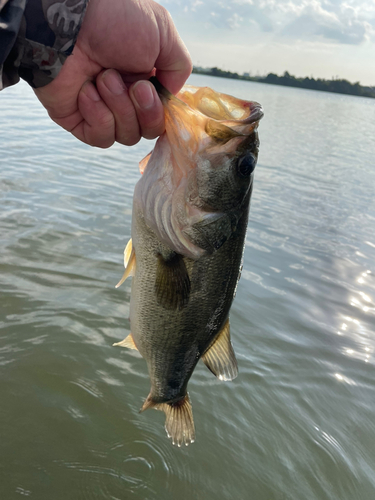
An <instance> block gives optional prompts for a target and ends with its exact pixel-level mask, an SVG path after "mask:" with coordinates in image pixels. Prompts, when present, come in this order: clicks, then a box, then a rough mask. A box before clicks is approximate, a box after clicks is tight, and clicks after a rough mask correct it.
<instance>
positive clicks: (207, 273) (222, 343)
mask: <svg viewBox="0 0 375 500" xmlns="http://www.w3.org/2000/svg"><path fill="white" fill-rule="evenodd" d="M153 83H154V85H155V86H156V88H157V90H158V93H159V95H160V98H161V100H162V103H163V105H164V110H165V122H166V131H165V133H164V134H163V135H162V136H161V137H160V138H159V139H158V141H157V143H156V145H155V148H154V150H153V151H152V152H151V153H150V154H149V155H148V156H147V157H146V158H145V159H144V160H143V161H142V162H141V163H140V168H141V171H144V173H143V176H142V178H141V179H140V180H139V182H138V183H137V185H136V187H135V191H134V200H133V215H132V231H131V234H132V239H131V240H130V242H129V243H128V245H127V247H126V249H125V252H124V263H125V273H124V276H123V278H122V280H121V281H120V283H119V284H118V285H117V286H119V285H120V284H121V283H122V282H123V281H124V280H125V279H126V278H127V277H128V276H133V279H132V286H131V300H130V325H131V334H130V335H129V336H128V337H127V338H126V339H125V340H124V341H122V342H119V343H118V344H115V345H120V346H125V347H129V348H133V349H138V351H139V352H140V354H141V355H142V356H143V358H145V360H146V362H147V366H148V371H149V375H150V379H151V391H150V394H149V395H148V397H147V399H146V400H145V402H144V404H143V407H142V409H141V411H143V410H145V409H147V408H155V409H159V410H163V411H164V412H165V414H166V423H165V428H166V431H167V434H168V436H169V437H171V438H172V442H173V444H177V445H178V446H181V444H183V443H185V444H186V445H188V444H189V443H191V442H193V441H194V439H195V429H194V421H193V415H192V408H191V403H190V400H189V396H188V393H187V384H188V381H189V379H190V377H191V375H192V373H193V371H194V368H195V366H196V364H197V363H198V361H199V359H202V360H203V362H204V363H205V364H206V365H207V367H208V368H209V369H210V370H211V372H212V373H213V374H214V375H216V376H217V377H218V378H219V379H221V380H232V379H234V378H235V377H236V376H237V373H238V369H237V361H236V357H235V354H234V351H233V347H232V344H231V340H230V327H229V310H230V307H231V305H232V301H233V297H234V294H235V290H236V286H237V282H238V279H239V274H240V268H241V262H242V255H243V250H244V241H245V235H246V228H247V221H248V213H249V206H250V197H251V193H252V188H253V171H254V168H255V165H256V162H257V157H258V147H259V140H258V134H257V128H258V123H259V120H260V119H261V118H262V116H263V112H262V108H261V106H260V105H259V104H258V103H256V102H249V101H243V100H240V99H236V98H234V97H231V96H228V95H225V94H220V93H218V92H214V91H213V90H211V89H209V88H207V87H205V88H198V87H191V86H185V87H184V88H183V90H182V91H181V92H180V93H179V94H178V97H175V96H173V95H172V94H171V93H169V92H168V91H167V90H166V89H165V88H164V87H162V86H161V85H160V84H159V82H158V81H157V80H156V79H155V80H154V82H153Z"/></svg>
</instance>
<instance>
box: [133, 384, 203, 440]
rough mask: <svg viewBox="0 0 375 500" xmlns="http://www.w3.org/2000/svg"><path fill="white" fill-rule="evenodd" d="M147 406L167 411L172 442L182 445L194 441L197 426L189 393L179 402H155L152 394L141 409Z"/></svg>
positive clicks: (168, 429) (167, 427)
mask: <svg viewBox="0 0 375 500" xmlns="http://www.w3.org/2000/svg"><path fill="white" fill-rule="evenodd" d="M147 408H154V409H155V410H162V411H164V413H165V416H166V419H165V430H166V431H167V435H168V437H169V438H171V439H172V444H176V445H177V446H178V447H180V446H181V445H182V444H183V443H185V445H186V446H188V445H189V444H190V443H194V440H195V427H194V419H193V411H192V407H191V403H190V398H189V395H188V394H186V396H185V397H184V398H183V399H181V400H180V401H178V402H177V403H172V404H170V403H153V402H152V400H151V398H150V396H149V397H148V398H147V399H146V401H145V403H144V405H143V406H142V409H141V411H144V410H147Z"/></svg>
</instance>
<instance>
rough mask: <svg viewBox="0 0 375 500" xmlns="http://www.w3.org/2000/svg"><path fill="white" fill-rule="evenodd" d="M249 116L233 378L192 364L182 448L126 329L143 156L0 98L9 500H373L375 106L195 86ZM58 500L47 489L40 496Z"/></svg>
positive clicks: (0, 347) (1, 367)
mask: <svg viewBox="0 0 375 500" xmlns="http://www.w3.org/2000/svg"><path fill="white" fill-rule="evenodd" d="M191 82H192V83H193V84H197V85H210V86H214V87H215V88H216V89H217V90H219V91H222V92H228V93H232V94H234V95H236V96H238V97H243V98H245V99H254V100H257V101H259V102H261V103H262V104H263V106H264V108H265V117H264V120H263V121H262V123H261V127H260V139H261V149H260V157H259V165H258V166H257V171H256V179H255V188H254V193H253V198H252V207H251V215H250V222H249V229H248V233H247V239H246V249H245V257H244V268H243V272H242V278H241V281H240V283H239V286H238V291H237V296H236V299H235V302H234V305H233V308H232V313H231V329H232V335H233V343H234V347H235V350H236V352H237V357H238V361H239V370H240V375H239V377H238V378H237V379H236V380H235V381H233V382H232V383H223V382H220V381H218V380H216V379H215V378H214V377H213V376H212V375H211V374H210V373H209V372H208V370H207V369H206V368H205V367H204V366H201V365H199V366H198V367H197V370H196V371H195V373H194V376H193V378H192V380H191V383H190V385H189V388H190V396H191V399H192V402H193V406H194V416H195V421H196V427H197V440H196V442H195V443H194V445H193V446H191V447H189V448H188V449H185V448H184V449H175V448H174V447H172V446H171V444H170V442H169V441H168V439H166V437H165V433H164V430H163V421H164V417H163V415H161V414H160V413H159V412H151V411H150V412H146V413H144V414H142V415H140V414H139V413H138V411H139V408H140V406H141V405H142V402H143V399H144V398H145V397H146V396H147V394H148V391H149V380H148V375H147V370H146V365H145V362H144V361H143V360H142V359H141V358H140V356H139V354H138V353H137V352H134V351H128V350H126V349H120V348H114V347H112V344H113V343H114V342H116V341H119V340H122V339H123V338H125V337H126V336H127V335H128V333H129V331H130V324H129V320H128V316H129V300H130V283H128V282H126V283H125V284H124V285H123V287H122V288H121V289H119V290H115V288H114V285H115V284H116V283H117V282H118V280H119V278H120V277H121V275H122V272H123V264H122V258H123V257H122V255H123V249H124V247H125V244H126V243H127V241H128V239H129V237H130V224H131V206H132V194H133V189H134V185H135V183H136V182H137V180H138V178H139V173H138V170H137V162H138V161H139V160H140V159H141V158H143V157H144V156H145V155H146V154H147V153H148V152H149V150H150V149H151V147H152V145H150V143H148V142H147V141H144V142H141V143H140V144H138V145H137V146H135V147H133V148H125V147H121V146H118V145H116V146H114V147H112V148H111V149H110V150H106V151H100V150H94V149H92V148H89V147H87V146H85V145H82V144H79V143H78V142H77V141H76V140H74V139H73V138H71V137H70V136H69V134H67V133H65V132H63V131H61V130H59V129H58V127H57V126H55V125H54V124H53V123H52V122H50V121H49V120H48V119H47V117H46V116H45V113H44V112H43V110H42V108H41V107H40V106H39V105H38V103H37V101H36V99H35V98H34V97H33V95H32V92H31V91H30V90H29V89H28V88H27V86H26V85H23V84H20V85H18V86H16V87H14V88H12V89H7V90H6V91H4V92H1V94H0V110H1V113H0V124H1V130H2V140H1V142H0V154H1V160H0V162H1V163H0V165H1V167H0V168H1V176H0V205H1V210H0V240H1V252H0V290H1V306H0V307H1V309H0V310H1V315H0V332H1V335H0V375H1V380H2V382H3V383H2V384H1V386H0V397H1V402H2V403H1V410H0V443H1V452H2V456H3V457H6V460H3V461H2V462H1V464H0V476H1V488H2V497H3V496H4V498H7V499H8V498H9V499H12V498H18V497H19V496H30V497H31V498H37V499H38V500H39V499H42V500H43V499H44V498H46V499H50V498H51V495H52V496H53V498H54V500H59V499H60V498H61V499H64V500H65V499H66V498H77V499H80V498H83V499H86V498H87V499H90V500H91V499H109V498H113V499H115V498H121V499H122V498H134V499H154V498H165V499H167V500H168V499H173V500H174V499H175V498H181V499H187V500H190V499H191V498H198V499H201V498H202V499H205V500H206V499H208V500H210V499H216V498H220V499H221V500H225V499H228V500H229V499H230V500H232V499H233V498H241V499H242V498H250V497H251V498H254V499H256V500H271V499H272V500H273V499H275V500H279V499H280V500H281V499H288V500H301V499H304V500H325V499H327V500H328V499H329V500H337V499H340V500H353V499H356V500H369V499H371V498H373V496H374V491H375V479H374V478H375V466H374V464H375V432H374V425H373V420H374V418H373V416H374V411H375V402H374V401H375V382H374V380H375V378H374V348H375V338H374V332H375V278H374V276H375V267H374V262H375V242H374V241H373V234H374V224H375V202H374V196H373V193H374V191H375V171H374V168H373V157H374V146H375V142H374V137H375V128H374V127H375V125H374V123H375V101H373V100H370V99H360V98H356V97H350V96H340V95H334V94H325V93H318V92H312V91H307V90H298V89H291V88H282V87H275V86H271V85H260V84H254V83H248V82H238V81H232V80H223V79H219V78H216V79H212V78H209V77H203V76H197V75H195V76H192V79H191ZM52 491H53V494H52V493H51V492H52Z"/></svg>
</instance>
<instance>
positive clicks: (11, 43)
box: [0, 0, 88, 90]
mask: <svg viewBox="0 0 375 500" xmlns="http://www.w3.org/2000/svg"><path fill="white" fill-rule="evenodd" d="M87 3H88V0H0V90H1V89H3V88H4V87H8V86H9V85H13V84H15V83H17V82H18V81H19V79H20V78H22V79H24V80H26V81H27V82H28V83H29V84H30V85H31V86H32V87H34V88H38V87H43V86H44V85H47V84H48V83H50V82H51V81H52V80H53V79H54V78H55V77H56V76H57V75H58V73H59V71H60V69H61V67H62V65H63V64H64V62H65V60H66V58H67V57H68V56H69V55H70V54H71V53H72V51H73V48H74V44H75V42H76V39H77V36H78V33H79V29H80V27H81V23H82V20H83V16H84V14H85V10H86V6H87Z"/></svg>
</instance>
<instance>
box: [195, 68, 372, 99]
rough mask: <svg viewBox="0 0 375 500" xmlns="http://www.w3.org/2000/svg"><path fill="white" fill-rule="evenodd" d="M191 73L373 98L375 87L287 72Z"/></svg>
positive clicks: (198, 70)
mask: <svg viewBox="0 0 375 500" xmlns="http://www.w3.org/2000/svg"><path fill="white" fill-rule="evenodd" d="M193 73H200V74H204V75H211V76H221V77H223V78H233V79H235V80H249V81H253V82H259V83H270V84H273V85H285V86H287V87H298V88H302V89H311V90H323V91H326V92H336V93H338V94H350V95H357V96H362V97H373V98H375V87H364V86H362V85H361V84H360V83H359V82H356V83H350V82H349V81H348V80H344V79H334V80H324V79H321V78H318V79H315V78H308V77H306V78H296V77H295V76H293V75H290V74H289V73H288V72H287V71H285V73H284V74H283V76H278V75H276V74H275V73H269V74H268V75H267V76H265V77H263V76H250V75H248V74H246V73H245V74H244V75H239V74H238V73H232V72H231V71H223V70H222V69H219V68H216V67H215V68H197V67H194V69H193Z"/></svg>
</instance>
